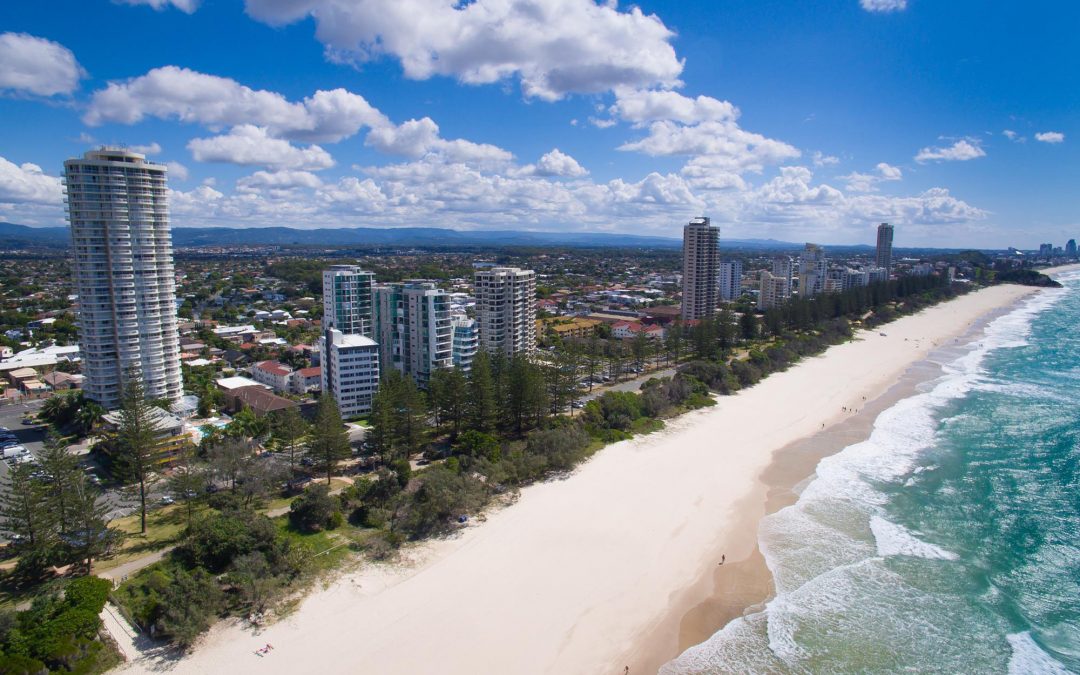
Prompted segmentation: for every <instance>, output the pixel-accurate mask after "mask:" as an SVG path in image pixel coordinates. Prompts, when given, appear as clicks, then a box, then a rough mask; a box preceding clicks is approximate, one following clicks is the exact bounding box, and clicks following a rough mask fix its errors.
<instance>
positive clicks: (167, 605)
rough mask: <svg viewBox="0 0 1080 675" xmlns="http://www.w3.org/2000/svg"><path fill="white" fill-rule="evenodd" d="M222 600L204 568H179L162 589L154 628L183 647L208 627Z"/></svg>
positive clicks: (215, 584)
mask: <svg viewBox="0 0 1080 675" xmlns="http://www.w3.org/2000/svg"><path fill="white" fill-rule="evenodd" d="M222 602H223V600H222V592H221V588H219V587H218V584H217V581H216V580H215V579H214V577H212V576H211V575H210V574H208V573H207V572H206V570H203V569H195V570H193V571H192V572H190V573H189V572H186V571H185V570H182V569H179V570H177V571H176V575H175V576H174V577H173V580H172V583H171V584H169V585H168V586H166V587H165V588H164V591H163V593H162V599H161V607H162V612H161V616H160V618H158V620H157V622H156V623H155V624H154V628H155V629H156V632H159V633H162V634H164V635H166V636H168V637H171V638H172V639H173V640H174V641H176V643H177V644H179V645H180V646H185V647H186V646H187V645H190V644H191V643H192V642H194V641H195V638H197V637H199V635H200V634H201V633H202V632H203V631H205V630H206V629H207V628H209V627H210V624H211V623H212V622H213V620H214V615H215V614H216V613H217V612H218V610H219V609H220V608H221V605H222Z"/></svg>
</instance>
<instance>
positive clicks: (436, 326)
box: [374, 281, 453, 387]
mask: <svg viewBox="0 0 1080 675" xmlns="http://www.w3.org/2000/svg"><path fill="white" fill-rule="evenodd" d="M374 307H375V339H376V340H377V341H378V343H379V355H380V357H381V360H382V364H381V368H382V371H381V372H383V373H385V372H387V371H389V369H390V368H396V369H397V370H398V371H400V372H401V373H402V374H403V375H409V376H410V377H412V378H413V379H414V380H415V381H416V383H417V384H418V385H420V386H421V387H426V386H427V383H428V381H429V380H430V379H431V374H432V373H433V372H434V371H435V370H436V369H438V368H449V367H450V366H452V365H453V353H452V340H453V328H452V327H451V326H450V294H449V293H447V292H446V291H444V290H442V289H440V288H439V287H438V286H436V285H435V284H433V283H431V282H427V281H406V282H404V283H400V284H387V285H385V286H376V287H375V294H374Z"/></svg>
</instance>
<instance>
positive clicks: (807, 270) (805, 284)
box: [799, 244, 829, 298]
mask: <svg viewBox="0 0 1080 675" xmlns="http://www.w3.org/2000/svg"><path fill="white" fill-rule="evenodd" d="M828 272H829V262H828V260H827V259H826V258H825V249H823V248H821V247H820V246H818V245H817V244H807V245H806V248H805V249H803V252H802V257H801V258H800V260H799V295H801V296H803V297H804V298H808V297H810V296H811V295H817V294H818V293H823V292H824V291H825V280H826V279H827V278H828Z"/></svg>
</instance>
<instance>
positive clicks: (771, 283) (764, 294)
mask: <svg viewBox="0 0 1080 675" xmlns="http://www.w3.org/2000/svg"><path fill="white" fill-rule="evenodd" d="M790 297H791V278H790V277H784V276H777V275H774V274H771V273H770V272H768V271H767V270H763V271H762V272H761V292H760V293H759V294H758V309H760V310H766V309H771V308H773V307H779V306H780V305H782V304H784V302H785V301H787V299H788V298H790Z"/></svg>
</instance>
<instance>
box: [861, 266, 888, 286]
mask: <svg viewBox="0 0 1080 675" xmlns="http://www.w3.org/2000/svg"><path fill="white" fill-rule="evenodd" d="M866 275H867V283H870V284H878V283H881V284H883V283H885V282H886V281H888V280H889V270H887V269H885V268H884V267H871V268H869V269H867V270H866Z"/></svg>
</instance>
